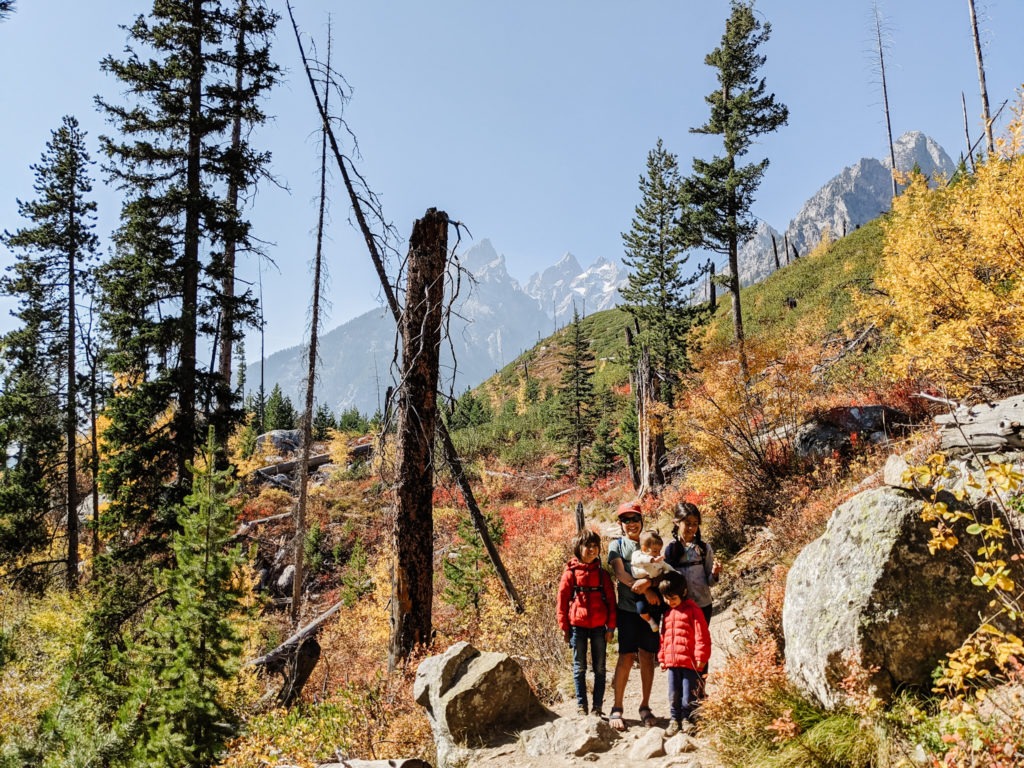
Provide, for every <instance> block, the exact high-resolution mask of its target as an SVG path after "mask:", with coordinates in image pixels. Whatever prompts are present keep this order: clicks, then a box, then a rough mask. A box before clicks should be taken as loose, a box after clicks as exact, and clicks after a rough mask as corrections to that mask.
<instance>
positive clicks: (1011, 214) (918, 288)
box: [861, 107, 1024, 397]
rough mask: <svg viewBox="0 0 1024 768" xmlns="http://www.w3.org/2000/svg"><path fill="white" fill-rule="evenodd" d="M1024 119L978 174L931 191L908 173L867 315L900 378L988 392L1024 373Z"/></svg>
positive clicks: (960, 392) (957, 392) (1005, 387)
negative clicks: (884, 336)
mask: <svg viewBox="0 0 1024 768" xmlns="http://www.w3.org/2000/svg"><path fill="white" fill-rule="evenodd" d="M1022 148H1024V119H1022V112H1021V108H1020V107H1018V109H1017V116H1016V119H1015V120H1014V121H1013V122H1012V124H1011V126H1010V128H1009V131H1008V134H1007V136H1006V137H1004V138H1002V139H1001V140H1000V142H999V144H998V147H997V151H996V153H995V154H993V155H991V156H990V157H988V158H987V159H986V160H985V161H984V162H983V163H980V164H979V165H978V166H977V169H976V172H975V173H974V174H973V175H971V176H969V177H965V178H959V179H955V180H954V181H952V182H951V183H949V184H940V185H939V187H938V188H935V189H932V188H929V186H928V181H927V179H925V178H924V177H923V176H922V175H920V174H917V175H914V176H911V177H910V179H909V184H908V186H907V187H906V189H905V191H904V192H903V193H902V194H901V195H900V196H899V197H897V198H896V199H895V200H894V201H893V210H892V214H891V216H890V218H889V220H888V223H887V224H886V227H885V229H886V242H885V247H884V254H883V261H882V265H881V268H880V269H879V271H878V273H877V277H876V284H877V287H878V289H879V291H878V292H875V293H873V294H872V295H870V296H868V297H865V298H864V299H862V301H863V304H862V307H861V311H862V314H863V315H865V316H866V317H868V318H869V319H871V320H874V321H879V322H880V325H882V326H883V327H886V328H887V329H888V334H889V336H890V338H891V339H892V340H893V341H894V342H895V344H894V346H895V349H894V354H893V355H892V357H891V358H890V360H889V363H888V367H889V371H890V373H891V374H893V375H894V376H896V377H901V376H906V375H911V376H915V375H923V376H926V377H928V378H929V379H931V380H932V381H933V382H934V383H935V384H936V385H938V386H939V387H940V388H941V389H944V390H945V391H947V392H948V393H949V394H950V395H953V396H956V397H961V396H965V395H969V394H973V395H975V396H978V395H980V396H983V397H989V396H992V395H995V394H999V393H1003V392H1007V391H1009V390H1012V389H1014V388H1016V387H1017V386H1018V385H1019V382H1020V380H1021V377H1022V375H1024V343H1022V342H1024V312H1021V307H1022V306H1024V156H1022V155H1021V150H1022Z"/></svg>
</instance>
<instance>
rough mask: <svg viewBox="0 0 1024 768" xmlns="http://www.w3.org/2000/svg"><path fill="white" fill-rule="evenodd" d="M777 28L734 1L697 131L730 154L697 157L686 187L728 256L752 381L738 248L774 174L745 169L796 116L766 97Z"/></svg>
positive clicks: (702, 227)
mask: <svg viewBox="0 0 1024 768" xmlns="http://www.w3.org/2000/svg"><path fill="white" fill-rule="evenodd" d="M770 34H771V25H770V24H769V23H767V22H765V23H764V24H762V23H761V22H759V21H758V20H757V18H755V16H754V6H753V2H744V1H743V0H732V10H731V13H730V15H729V18H728V20H727V21H726V23H725V34H724V35H723V36H722V42H721V45H720V46H719V47H718V48H715V49H714V50H713V51H712V52H711V53H709V54H708V55H707V56H706V57H705V59H704V62H705V63H706V64H707V65H708V66H711V67H714V68H715V69H716V70H717V78H718V88H716V89H715V90H713V91H712V92H711V93H709V94H708V95H707V96H706V97H705V98H704V100H705V101H706V102H707V103H708V105H709V106H710V107H711V115H710V117H709V118H708V121H707V122H706V123H705V124H704V125H702V126H701V127H699V128H692V129H691V131H692V132H693V133H705V134H713V135H717V136H721V137H722V145H723V149H724V154H722V155H716V156H715V157H713V158H712V159H711V160H710V161H707V160H701V159H699V158H694V160H693V175H692V176H690V177H688V178H687V179H686V181H685V183H684V185H683V194H684V197H685V198H686V199H687V200H688V201H689V202H690V204H692V206H693V214H694V227H695V230H696V231H697V232H699V235H700V240H701V244H702V245H703V246H704V247H706V248H710V249H711V250H713V251H717V252H718V253H722V254H726V255H727V256H728V258H729V275H728V279H729V292H730V293H731V295H732V317H733V328H734V333H735V338H736V345H737V348H738V350H737V351H738V353H739V360H740V368H741V370H742V373H743V377H744V379H747V378H748V373H749V372H748V370H747V357H746V352H745V350H744V334H743V313H742V307H741V306H740V277H739V263H738V253H739V246H740V245H741V244H742V243H743V242H744V241H746V240H747V239H749V238H750V236H751V235H752V234H753V232H754V218H753V216H752V215H751V213H750V208H751V205H752V204H753V201H754V193H755V192H756V191H757V188H758V186H760V183H761V178H762V177H763V176H764V173H765V171H766V170H767V168H768V158H765V159H763V160H761V161H759V162H756V163H749V164H747V165H738V164H737V161H738V160H739V159H740V158H742V157H743V156H744V155H746V154H747V152H748V151H749V150H750V146H751V144H752V143H753V141H754V139H756V138H757V137H758V136H762V135H764V134H766V133H771V132H772V131H775V130H777V129H778V128H780V127H782V126H783V125H785V124H786V122H787V121H788V120H789V110H788V109H787V108H786V106H785V105H784V104H781V103H777V102H776V101H775V94H773V93H767V88H766V86H765V81H764V78H763V77H761V76H760V75H759V70H760V69H761V67H762V66H763V65H764V63H765V57H764V56H763V55H762V54H760V53H758V49H759V48H760V47H761V46H762V45H763V44H764V43H766V42H767V41H768V38H769V36H770Z"/></svg>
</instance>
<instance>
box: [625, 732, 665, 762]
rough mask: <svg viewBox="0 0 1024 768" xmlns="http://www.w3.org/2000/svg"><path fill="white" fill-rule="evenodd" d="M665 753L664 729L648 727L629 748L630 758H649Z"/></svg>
mask: <svg viewBox="0 0 1024 768" xmlns="http://www.w3.org/2000/svg"><path fill="white" fill-rule="evenodd" d="M664 754H665V729H664V728H648V729H647V732H646V733H644V734H643V735H642V736H641V737H640V738H638V739H637V740H636V743H635V744H633V746H632V747H630V749H629V759H630V760H650V759H651V758H655V757H663V756H664Z"/></svg>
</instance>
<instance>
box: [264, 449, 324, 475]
mask: <svg viewBox="0 0 1024 768" xmlns="http://www.w3.org/2000/svg"><path fill="white" fill-rule="evenodd" d="M300 463H301V461H300V460H299V459H294V460H292V461H280V462H278V463H277V464H270V465H268V466H266V467H260V468H259V469H257V470H255V471H256V472H259V473H260V474H263V475H287V474H288V473H289V472H294V471H295V470H296V469H298V468H299V464H300ZM330 463H331V454H329V453H319V454H317V455H316V456H310V457H309V468H310V469H316V468H317V467H322V466H323V465H324V464H330Z"/></svg>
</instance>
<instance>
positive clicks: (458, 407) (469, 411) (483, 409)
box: [448, 389, 494, 431]
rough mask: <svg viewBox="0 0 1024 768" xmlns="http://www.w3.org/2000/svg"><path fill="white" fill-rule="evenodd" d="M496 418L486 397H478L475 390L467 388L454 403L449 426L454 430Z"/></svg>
mask: <svg viewBox="0 0 1024 768" xmlns="http://www.w3.org/2000/svg"><path fill="white" fill-rule="evenodd" d="M492 418H494V414H493V413H492V412H491V407H490V405H489V404H488V403H487V400H486V399H485V398H481V397H477V396H476V395H474V394H473V390H471V389H467V390H466V391H465V392H463V393H462V394H461V395H460V396H459V397H458V398H457V399H456V400H455V402H454V403H453V404H452V408H451V414H450V415H449V417H448V428H449V429H451V430H452V431H455V430H457V429H466V428H467V427H478V426H480V425H482V424H486V423H488V422H489V421H491V419H492Z"/></svg>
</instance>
